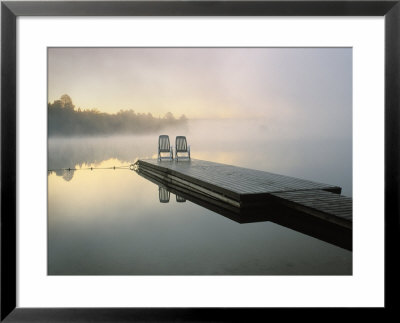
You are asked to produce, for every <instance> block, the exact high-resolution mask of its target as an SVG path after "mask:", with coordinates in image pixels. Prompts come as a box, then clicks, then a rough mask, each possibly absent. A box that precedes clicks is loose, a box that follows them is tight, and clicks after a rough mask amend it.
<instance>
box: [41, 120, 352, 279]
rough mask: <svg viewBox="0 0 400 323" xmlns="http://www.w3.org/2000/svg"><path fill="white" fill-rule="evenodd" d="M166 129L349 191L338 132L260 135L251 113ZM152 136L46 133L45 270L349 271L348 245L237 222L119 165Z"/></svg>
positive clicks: (245, 161) (213, 152) (261, 165)
mask: <svg viewBox="0 0 400 323" xmlns="http://www.w3.org/2000/svg"><path fill="white" fill-rule="evenodd" d="M163 134H164V133H163ZM165 134H168V135H169V136H170V139H171V143H172V145H173V144H174V143H173V140H174V138H175V136H176V135H186V136H187V139H188V144H189V145H191V154H192V158H196V159H203V160H210V161H215V162H220V163H225V164H230V165H236V166H241V167H248V168H253V169H259V170H265V171H269V172H274V173H278V174H283V175H289V176H295V177H299V178H304V179H308V180H313V181H317V182H322V183H328V184H332V185H337V186H340V187H342V189H343V190H342V194H343V195H346V196H352V142H351V140H348V139H346V138H345V137H340V136H327V137H324V136H308V137H307V136H268V135H266V134H268V131H265V129H264V127H263V124H262V122H260V121H259V120H258V121H257V120H247V121H243V120H241V121H238V120H230V121H227V120H225V121H221V120H219V121H213V120H198V121H191V122H190V123H189V126H188V127H187V128H181V129H175V128H171V129H166V131H165ZM157 139H158V134H148V135H141V136H112V137H82V138H77V137H75V138H73V137H71V138H62V137H59V138H53V137H51V138H49V140H48V169H49V170H51V171H49V172H48V274H49V275H351V274H352V252H351V251H348V250H345V249H342V248H340V247H337V246H335V245H332V244H329V243H327V242H324V241H322V240H319V239H317V238H314V237H311V236H308V235H306V234H303V233H300V232H297V231H295V230H292V229H288V228H286V227H284V226H280V225H278V224H275V223H273V222H269V221H265V222H255V223H245V224H240V223H237V222H235V221H232V220H230V219H228V218H226V217H224V216H222V215H220V214H217V213H214V212H213V211H210V210H208V209H206V208H203V207H201V206H199V205H197V204H195V203H192V202H190V201H188V200H186V201H185V202H184V203H182V202H179V201H178V200H177V199H176V198H175V196H174V195H173V194H172V193H171V197H170V200H169V202H168V203H160V200H159V188H158V186H157V185H155V184H153V183H152V182H150V181H148V180H146V179H145V178H143V177H141V176H139V175H138V174H137V173H136V172H134V171H131V170H129V169H128V168H127V167H125V168H118V167H119V166H128V165H130V164H131V163H133V162H134V161H135V160H136V159H138V158H149V157H155V156H156V153H157ZM113 166H117V169H115V170H114V169H100V168H109V167H113ZM90 167H94V168H95V169H93V170H90ZM65 168H71V169H77V170H63V169H65Z"/></svg>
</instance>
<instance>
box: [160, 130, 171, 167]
mask: <svg viewBox="0 0 400 323" xmlns="http://www.w3.org/2000/svg"><path fill="white" fill-rule="evenodd" d="M165 153H167V155H166V156H165ZM162 154H164V155H162ZM173 158H174V155H173V152H172V147H171V146H170V144H169V136H167V135H161V136H159V137H158V160H159V161H161V160H163V159H167V160H173Z"/></svg>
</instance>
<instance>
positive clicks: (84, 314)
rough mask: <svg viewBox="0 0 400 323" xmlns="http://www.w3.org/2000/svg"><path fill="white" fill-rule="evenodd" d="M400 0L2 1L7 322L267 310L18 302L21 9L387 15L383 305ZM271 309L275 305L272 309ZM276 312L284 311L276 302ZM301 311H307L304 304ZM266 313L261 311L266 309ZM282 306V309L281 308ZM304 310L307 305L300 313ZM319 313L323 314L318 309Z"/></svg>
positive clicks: (394, 226) (392, 207)
mask: <svg viewBox="0 0 400 323" xmlns="http://www.w3.org/2000/svg"><path fill="white" fill-rule="evenodd" d="M399 2H400V0H394V1H388V0H379V1H369V0H367V1H332V0H326V1H324V0H322V1H321V0H317V1H268V0H267V1H121V2H120V1H101V2H98V1H86V2H85V1H82V2H80V1H79V2H76V1H73V2H68V1H67V2H59V1H43V2H36V1H33V2H32V1H29V2H28V1H27V2H24V1H4V2H2V3H1V304H0V310H1V317H0V319H1V321H5V322H30V321H35V322H42V321H43V322H86V321H100V322H105V321H107V322H127V321H157V322H158V321H237V320H242V319H243V316H244V317H246V318H247V319H246V320H245V321H248V320H249V319H248V318H249V317H250V316H252V315H260V314H264V313H263V311H265V309H243V308H241V309H238V308H236V309H228V308H213V309H211V308H199V309H194V308H191V309H190V308H118V309H117V308H113V309H111V308H80V309H79V308H52V309H50V308H18V307H16V298H17V291H16V288H17V286H16V269H17V265H16V189H17V186H16V185H17V183H16V162H17V156H16V134H17V129H16V112H17V111H16V81H17V80H16V54H17V52H16V37H17V30H16V19H17V17H19V16H384V18H385V156H384V158H385V307H384V309H376V310H377V311H379V314H382V313H381V311H382V310H384V311H389V310H396V303H397V302H396V294H397V291H398V287H399V278H398V273H397V268H398V267H397V265H396V262H397V261H396V260H397V259H396V258H398V254H399V247H398V246H399V227H400V225H399V223H400V222H399V206H400V203H399V202H398V198H399V157H400V149H399V148H400V147H399V130H398V129H399V127H400V124H399V117H400V114H399V108H400V100H399V99H400V95H399V93H400V64H399V62H400V3H399ZM271 310H272V309H271ZM275 311H280V310H279V309H275ZM299 311H301V310H299ZM260 312H261V313H260ZM280 313H281V311H280ZM302 313H304V312H302ZM317 315H318V314H317Z"/></svg>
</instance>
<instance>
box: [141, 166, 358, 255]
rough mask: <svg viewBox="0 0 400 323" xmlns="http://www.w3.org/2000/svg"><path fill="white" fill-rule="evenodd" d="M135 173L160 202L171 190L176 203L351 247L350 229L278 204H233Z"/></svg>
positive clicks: (142, 173) (243, 222)
mask: <svg viewBox="0 0 400 323" xmlns="http://www.w3.org/2000/svg"><path fill="white" fill-rule="evenodd" d="M136 172H137V173H138V174H139V175H140V176H141V177H143V178H145V179H147V180H149V181H150V182H152V183H154V184H156V185H158V191H159V201H160V203H168V202H169V201H170V193H172V194H175V196H176V202H178V203H180V202H186V200H188V201H190V202H193V203H195V204H197V205H199V206H201V207H204V208H206V209H208V210H210V211H213V212H215V213H218V214H220V215H222V216H224V217H226V218H229V219H230V220H232V221H235V222H237V223H239V224H245V223H254V222H265V221H270V222H273V223H275V224H278V225H281V226H284V227H286V228H289V229H292V230H295V231H297V232H300V233H303V234H306V235H308V236H311V237H313V238H317V239H319V240H322V241H325V242H328V243H330V244H333V245H335V246H338V247H341V248H344V249H346V250H352V230H351V229H350V228H346V227H343V226H340V225H337V224H334V223H330V222H326V221H323V220H322V219H318V218H315V217H313V216H310V215H308V214H305V213H303V212H299V211H296V210H294V209H292V208H289V207H286V206H284V205H282V204H278V203H275V204H274V203H272V204H269V205H268V206H260V207H251V208H238V207H234V206H232V205H230V204H228V203H224V202H222V201H219V200H216V199H213V198H212V197H208V196H206V195H203V194H198V193H196V192H194V191H191V192H188V191H186V192H184V191H183V189H182V188H181V187H179V186H176V185H174V184H172V183H168V182H166V181H162V180H160V179H159V178H156V177H152V176H151V175H149V174H148V173H144V172H141V171H140V168H139V169H137V170H136Z"/></svg>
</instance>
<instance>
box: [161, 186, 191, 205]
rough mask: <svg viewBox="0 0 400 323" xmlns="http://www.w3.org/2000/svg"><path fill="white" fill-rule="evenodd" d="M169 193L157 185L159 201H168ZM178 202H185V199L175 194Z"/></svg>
mask: <svg viewBox="0 0 400 323" xmlns="http://www.w3.org/2000/svg"><path fill="white" fill-rule="evenodd" d="M170 195H171V193H170V192H169V191H168V190H167V189H166V188H164V187H161V186H159V187H158V199H159V200H160V203H169V200H170ZM175 196H176V201H177V202H178V203H185V202H186V199H185V198H184V197H182V196H179V195H175Z"/></svg>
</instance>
